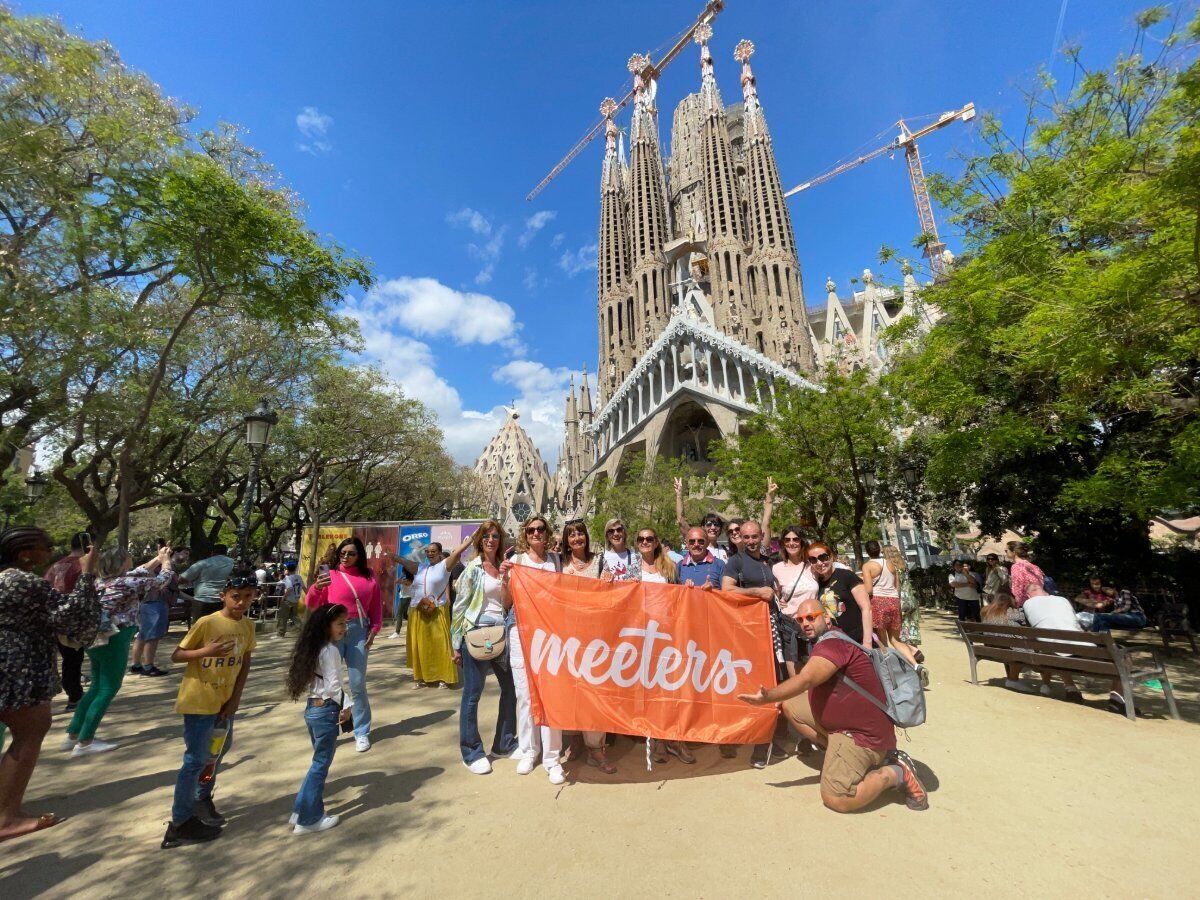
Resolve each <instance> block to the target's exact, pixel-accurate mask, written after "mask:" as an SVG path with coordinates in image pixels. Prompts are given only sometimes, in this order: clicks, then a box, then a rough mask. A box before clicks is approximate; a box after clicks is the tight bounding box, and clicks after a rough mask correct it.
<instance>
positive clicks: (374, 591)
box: [305, 537, 383, 753]
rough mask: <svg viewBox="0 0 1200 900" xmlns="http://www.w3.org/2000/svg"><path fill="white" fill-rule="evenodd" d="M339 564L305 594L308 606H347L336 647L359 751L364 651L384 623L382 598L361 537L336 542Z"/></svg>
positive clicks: (367, 715)
mask: <svg viewBox="0 0 1200 900" xmlns="http://www.w3.org/2000/svg"><path fill="white" fill-rule="evenodd" d="M337 559H338V566H337V568H336V569H334V570H333V571H332V572H330V571H322V572H321V574H320V575H318V576H317V580H316V581H314V582H313V585H312V587H310V588H309V589H308V595H307V597H306V598H305V602H306V605H307V606H308V608H309V609H315V608H317V607H319V606H326V605H328V604H337V605H338V606H344V607H346V611H347V612H346V635H345V637H343V638H342V639H341V640H340V641H338V642H337V648H338V650H339V651H340V652H341V654H342V659H344V660H345V661H346V669H347V671H348V672H349V673H350V692H351V694H353V696H354V749H355V750H357V751H358V752H359V753H362V752H363V751H365V750H370V749H371V740H370V738H369V737H368V735H369V734H370V733H371V703H370V701H369V700H368V699H367V653H368V652H369V651H370V649H371V644H373V643H374V642H375V635H377V634H378V633H379V629H380V628H381V627H383V601H382V600H381V599H380V596H379V582H378V581H376V580H375V574H374V573H373V572H372V571H371V570H370V569H369V568H368V567H367V554H366V551H365V550H364V549H363V545H362V541H360V540H359V539H358V538H356V537H350V538H346V540H344V541H342V542H341V543H340V544H338V548H337Z"/></svg>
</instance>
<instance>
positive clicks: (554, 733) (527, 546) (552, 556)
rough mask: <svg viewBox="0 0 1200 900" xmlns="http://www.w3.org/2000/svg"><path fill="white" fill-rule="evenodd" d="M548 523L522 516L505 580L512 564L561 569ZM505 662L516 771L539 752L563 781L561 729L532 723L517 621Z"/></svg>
mask: <svg viewBox="0 0 1200 900" xmlns="http://www.w3.org/2000/svg"><path fill="white" fill-rule="evenodd" d="M549 539H550V524H549V523H548V522H547V521H546V520H545V519H544V518H543V517H542V516H539V515H534V516H532V517H530V518H528V519H526V520H525V524H524V525H522V526H521V534H520V536H519V537H518V538H517V553H515V554H514V555H513V557H512V559H506V560H505V561H504V563H503V564H502V565H501V566H500V571H501V573H502V574H503V575H504V576H505V579H506V580H507V577H508V573H509V572H510V571H511V570H512V567H513V566H530V567H532V568H535V569H543V570H545V571H547V572H561V571H562V562H561V560H560V559H559V558H558V554H556V553H551V552H550V549H549V544H548V542H549ZM508 663H509V666H510V667H511V668H512V675H513V685H514V687H516V690H517V754H518V755H519V757H520V761H519V762H518V763H517V774H518V775H528V774H529V773H530V772H532V771H533V770H534V769H535V768H536V767H537V760H538V756H539V754H540V755H541V758H542V765H543V766H545V767H546V773H547V774H548V775H549V776H550V783H551V784H562V783H563V782H564V781H566V774H565V773H564V772H563V767H562V762H561V760H560V758H559V757H560V754H561V753H562V732H561V731H559V730H558V729H557V728H551V727H549V726H548V725H540V726H536V727H535V726H534V724H533V714H532V703H531V700H530V696H529V674H528V672H526V670H525V651H524V649H523V648H522V647H521V635H520V633H519V632H518V630H517V625H516V621H515V619H514V621H513V622H512V624H511V625H510V626H509V629H508Z"/></svg>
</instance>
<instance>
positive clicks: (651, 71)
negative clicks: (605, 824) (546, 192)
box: [525, 0, 725, 200]
mask: <svg viewBox="0 0 1200 900" xmlns="http://www.w3.org/2000/svg"><path fill="white" fill-rule="evenodd" d="M724 8H725V2H724V0H709V2H708V3H707V4H705V6H704V12H702V13H700V16H699V18H697V19H696V21H695V22H693V23H692V24H691V26H690V27H688V29H687V30H686V31H684V32H683V36H682V37H680V38H679V39H678V40H677V41H676V42H675V45H674V46H673V47H671V49H670V50H668V51H667V52H666V53H665V54H664V55H663V58H662V59H660V60H659V61H658V62H654V61H653V60H652V59H651V58H650V55H649V54H646V55H645V56H637V55H635V56H633V57H632V58H631V59H630V63H633V62H634V60H644V61H645V63H646V66H645V68H644V69H642V70H641V72H640V74H641V76H642V79H643V81H645V82H646V84H649V83H650V81H651V79H654V80H657V79H658V76H659V75H660V74H662V71H663V69H665V68H666V67H667V66H669V65H670V64H671V61H672V60H674V59H675V57H676V56H678V55H679V51H680V50H682V49H683V48H684V47H686V46H687V45H688V41H690V40H691V39H692V35H693V34H695V33H696V29H697V28H699V27H700V26H701V25H708V24H711V23H712V21H713V19H715V18H716V17H717V14H718V13H720V12H721V10H722V9H724ZM635 74H638V73H635ZM633 93H634V92H633V90H632V89H630V90H629V91H627V92H626V94H625V96H624V97H622V98H621V99H620V100H618V101H616V103H615V104H613V101H612V100H605V102H604V106H603V107H602V109H604V110H605V111H606V112H605V113H603V114H602V118H601V119H600V121H599V122H597V123H596V124H595V125H593V126H592V128H591V130H589V131H588V132H587V134H585V135H584V136H583V137H582V138H580V139H579V143H577V144H576V145H575V146H574V147H572V148H571V149H570V150H568V151H567V155H566V156H564V157H563V158H562V159H561V160H560V161H559V163H558V165H556V166H555V167H554V168H553V169H551V170H550V174H548V175H547V176H546V177H545V178H543V179H542V180H541V181H539V182H538V183H537V186H536V187H534V189H533V190H532V191H530V192H529V194H528V195H527V196H526V197H525V199H526V200H532V199H533V198H534V197H536V196H537V195H538V194H540V193H541V192H542V188H544V187H545V186H546V185H548V184H549V183H550V182H551V181H553V180H554V179H555V178H557V177H558V174H559V173H560V172H561V171H562V170H563V169H565V168H566V167H567V166H569V165H570V164H571V160H573V159H574V158H575V157H577V156H578V155H579V154H580V153H582V152H583V148H584V147H586V146H587V145H588V144H590V143H591V142H592V140H593V139H594V138H595V137H596V135H598V134H600V133H601V132H602V131H603V130H604V123H605V121H606V120H607V119H608V117H609V116H615V115H616V114H617V113H618V112H620V111H621V110H622V109H623V108H624V107H625V105H626V104H627V103H629V101H630V100H632V99H633ZM610 104H613V105H610Z"/></svg>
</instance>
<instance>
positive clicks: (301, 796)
mask: <svg viewBox="0 0 1200 900" xmlns="http://www.w3.org/2000/svg"><path fill="white" fill-rule="evenodd" d="M345 636H346V608H345V607H344V606H322V607H320V608H318V609H316V610H314V611H313V613H312V614H311V615H310V616H309V617H308V619H307V620H305V622H304V627H303V629H301V631H300V637H299V638H298V639H297V640H296V649H295V651H294V652H293V653H292V662H291V665H290V666H289V667H288V674H287V692H288V696H289V697H291V699H293V700H299V699H300V696H301V694H304V693H307V694H308V702H307V704H306V705H305V708H304V724H305V725H306V726H308V736H309V738H311V740H312V745H313V759H312V765H311V766H309V769H308V774H307V775H305V776H304V782H303V783H302V784H301V785H300V792H299V793H298V794H297V795H296V805H295V806H294V807H293V810H292V817H291V819H290V820H289V821H290V823H291V824H292V825H294V826H295V827H294V828H293V830H292V833H293V834H312V833H315V832H318V831H328V830H329V829H330V828H332V827H333V826H334V825H336V824H337V823H338V817H337V816H327V815H325V779H326V778H327V777H328V775H329V766H330V764H331V763H332V762H333V753H334V751H335V750H336V749H337V736H338V725H339V723H340V722H342V721H348V720H349V718H350V709H349V708H348V707H346V694H345V690H344V688H343V685H344V684H345V681H344V680H343V679H342V654H341V653H340V652H339V650H338V642H339V641H341V640H342V638H344V637H345ZM343 707H346V708H343Z"/></svg>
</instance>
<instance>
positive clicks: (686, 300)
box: [475, 24, 919, 530]
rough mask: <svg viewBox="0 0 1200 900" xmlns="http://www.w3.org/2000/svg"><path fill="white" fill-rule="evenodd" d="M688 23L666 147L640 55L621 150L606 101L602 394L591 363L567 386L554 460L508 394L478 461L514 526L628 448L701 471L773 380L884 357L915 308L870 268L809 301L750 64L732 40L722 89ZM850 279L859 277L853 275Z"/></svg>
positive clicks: (581, 487)
mask: <svg viewBox="0 0 1200 900" xmlns="http://www.w3.org/2000/svg"><path fill="white" fill-rule="evenodd" d="M711 36H712V28H711V26H709V25H708V24H702V25H700V26H699V27H697V28H696V30H695V34H694V40H695V41H696V43H697V44H698V45H699V50H700V90H699V92H698V93H695V94H691V95H689V96H687V97H685V98H684V99H683V100H682V101H680V103H679V104H678V105H677V106H676V107H675V112H674V115H673V117H672V125H671V145H670V146H671V151H672V152H671V156H670V157H669V158H668V157H665V156H664V153H663V148H662V142H661V140H660V135H659V125H658V109H657V107H656V106H655V94H656V89H657V88H656V85H657V82H656V81H655V80H654V79H653V78H651V77H647V74H648V73H651V72H652V70H651V69H650V68H649V66H650V60H649V59H647V58H646V57H644V56H640V55H635V56H634V57H632V58H631V59H630V61H629V69H630V71H631V73H632V74H633V84H634V101H633V103H634V106H633V117H632V123H631V126H630V130H629V138H630V153H629V158H628V159H626V156H625V153H624V147H623V141H622V140H621V139H620V135H619V131H618V128H617V125H616V123H615V122H614V121H613V117H614V114H615V112H616V111H617V104H616V103H615V102H614V101H613V100H605V101H604V103H603V104H602V105H601V108H600V111H601V113H602V114H603V115H604V117H605V123H604V124H605V137H606V147H605V153H604V161H603V164H602V167H601V174H600V230H599V238H598V241H597V260H596V262H597V331H598V335H599V365H598V367H597V370H596V373H595V376H594V377H595V379H596V390H597V396H596V398H595V401H594V402H593V395H592V389H591V386H590V384H589V382H588V376H587V373H586V371H585V372H584V373H583V375H582V378H581V383H580V384H579V385H578V388H577V387H576V385H575V383H574V381H572V383H571V388H570V393H569V394H568V396H567V398H566V414H565V422H564V437H563V443H562V446H561V447H560V452H559V460H558V468H557V471H556V472H555V473H554V476H553V477H551V476H550V474H549V471H548V469H547V467H546V466H545V464H544V463H543V462H542V459H541V456H540V454H538V451H537V449H536V447H534V445H533V443H532V441H530V440H529V438H528V436H527V435H526V434H525V432H524V430H523V429H522V428H521V427H520V425H519V423H518V421H517V416H518V414H517V412H516V411H515V410H513V411H511V412H510V414H509V418H508V421H507V422H506V423H505V425H504V426H503V427H502V429H501V431H500V433H499V434H498V435H497V436H496V438H494V439H493V441H492V442H491V443H490V444H489V445H488V447H487V448H486V449H485V450H484V452H483V454H482V455H481V456H480V457H479V459H478V461H477V462H476V466H475V469H476V471H477V472H478V473H479V474H480V475H483V476H485V478H484V479H483V480H484V483H485V484H488V485H489V486H490V487H489V490H490V492H491V494H492V496H491V497H490V500H489V506H490V507H491V509H490V510H489V511H490V512H491V513H492V514H493V515H496V516H498V517H499V518H500V519H501V521H502V522H504V524H505V526H506V527H508V528H512V529H514V530H515V526H516V524H517V523H518V522H520V521H521V519H522V518H523V516H522V515H521V513H526V514H528V513H527V511H528V510H541V511H543V512H554V513H556V514H557V515H559V516H562V517H570V516H571V515H575V514H582V513H584V512H585V511H586V510H587V508H588V503H589V498H590V496H591V494H592V491H593V488H594V486H595V484H596V483H597V481H598V480H600V479H616V478H618V477H619V475H620V473H621V470H622V465H623V463H624V462H627V461H628V458H629V456H630V455H631V454H635V453H644V454H646V455H647V456H648V457H650V458H654V457H657V456H662V455H667V456H671V457H676V456H683V457H685V458H686V459H688V460H689V461H690V462H692V463H693V464H694V465H695V466H696V467H697V469H698V470H699V471H703V470H704V469H705V467H706V465H707V461H708V446H709V444H710V443H711V442H712V441H719V440H722V439H724V438H726V437H729V436H732V435H736V434H737V430H738V423H739V422H740V421H741V420H743V419H745V418H746V417H747V416H749V415H750V414H751V413H753V412H754V411H755V410H756V409H758V408H761V407H763V406H768V407H769V406H770V404H771V403H772V402H773V398H774V395H775V390H776V388H777V386H782V385H789V386H793V387H803V386H811V384H812V382H811V381H810V380H809V379H810V378H811V377H812V376H813V374H814V373H815V372H816V371H817V370H818V368H819V367H820V366H822V365H824V364H825V363H826V362H827V361H829V360H837V361H838V364H840V365H846V366H869V367H872V368H875V369H881V368H883V367H884V366H885V365H886V362H887V349H886V347H885V346H884V344H883V341H882V340H881V338H880V333H881V332H882V330H883V329H884V328H886V327H887V326H888V325H890V324H892V322H894V321H895V320H896V319H897V318H898V317H899V316H902V315H908V314H913V312H914V311H915V310H916V308H917V307H918V306H919V304H917V303H914V302H911V301H912V300H913V297H914V294H915V291H916V288H917V285H916V281H915V280H914V278H913V275H912V272H911V270H910V269H908V267H905V273H904V284H903V287H902V290H901V291H899V292H897V291H896V290H895V289H892V288H889V287H883V286H880V285H877V284H876V283H875V279H874V278H873V276H872V275H871V272H870V271H869V270H867V271H865V272H864V273H863V275H862V278H861V286H860V289H859V290H855V291H853V292H852V293H851V295H850V296H849V297H845V298H843V297H839V296H838V294H837V291H836V289H835V285H834V283H833V282H832V281H829V282H827V283H826V285H825V287H826V294H827V296H826V304H825V306H824V308H823V309H819V310H814V311H810V310H808V309H807V306H806V303H805V297H804V289H803V281H802V278H801V273H800V264H799V261H798V259H797V255H796V237H795V233H794V231H793V229H792V220H791V216H790V214H789V212H788V208H787V204H786V201H785V199H784V191H783V185H782V183H781V182H780V178H779V169H778V166H777V164H776V160H775V152H774V149H773V147H772V143H771V134H770V131H769V130H768V128H767V121H766V116H765V114H764V112H763V107H762V103H761V102H760V101H759V96H758V85H757V83H756V80H755V77H754V72H753V70H752V69H751V66H750V59H751V57H752V56H753V54H754V45H753V44H752V43H751V42H750V41H748V40H743V41H741V42H739V43H738V45H737V47H736V49H735V51H734V58H735V60H736V61H737V62H738V63H740V65H741V102H739V103H731V104H729V105H726V104H725V102H724V101H723V99H722V97H721V93H720V90H719V88H718V86H717V79H716V75H715V71H714V63H713V57H712V54H711V53H710V51H709V41H710V39H711ZM856 280H857V279H856Z"/></svg>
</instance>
